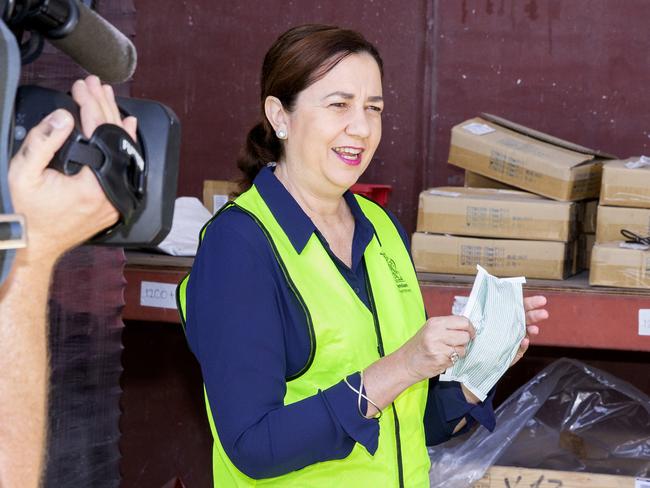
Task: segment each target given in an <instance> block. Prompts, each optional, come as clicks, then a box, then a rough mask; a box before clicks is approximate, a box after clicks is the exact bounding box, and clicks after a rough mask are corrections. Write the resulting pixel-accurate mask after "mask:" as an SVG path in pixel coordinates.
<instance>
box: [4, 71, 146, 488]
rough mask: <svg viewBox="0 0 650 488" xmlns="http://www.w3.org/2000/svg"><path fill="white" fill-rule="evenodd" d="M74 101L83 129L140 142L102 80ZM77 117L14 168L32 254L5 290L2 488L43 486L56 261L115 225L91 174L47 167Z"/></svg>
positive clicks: (61, 120)
mask: <svg viewBox="0 0 650 488" xmlns="http://www.w3.org/2000/svg"><path fill="white" fill-rule="evenodd" d="M73 95H74V98H75V100H76V102H77V103H78V104H79V106H80V110H81V121H82V129H83V132H84V134H85V135H86V136H90V135H91V134H92V133H93V131H94V130H95V128H97V126H99V125H101V124H103V123H113V124H116V125H120V126H121V127H123V128H124V129H125V130H126V131H127V132H129V133H130V135H131V136H132V137H135V127H136V124H135V119H126V120H125V121H124V122H123V121H122V120H120V115H119V111H118V109H117V106H116V105H115V99H114V97H113V91H112V89H110V87H102V86H101V84H100V83H99V80H98V79H97V78H96V77H89V78H87V79H86V80H84V81H78V82H77V83H75V85H74V87H73ZM72 127H73V119H72V115H71V114H70V113H68V112H66V111H65V110H56V111H55V112H53V113H51V114H50V115H48V116H47V117H46V118H45V119H44V120H42V121H41V123H40V124H38V125H37V126H36V127H34V128H33V129H32V130H30V131H29V134H27V138H26V139H25V141H24V142H23V145H22V146H21V148H20V150H19V151H18V153H17V154H16V155H15V156H14V158H13V159H12V161H11V164H10V167H9V187H10V190H11V196H12V200H13V204H14V209H15V211H16V212H17V213H21V214H23V215H24V216H25V218H26V221H27V248H26V249H20V250H19V251H18V252H17V253H16V259H15V262H14V265H13V268H12V270H11V273H10V274H9V276H8V277H7V280H6V281H5V282H4V283H3V284H2V286H0V370H2V371H3V374H2V375H0V418H1V419H2V422H3V428H2V429H0V447H2V448H1V449H0V485H2V486H21V487H30V488H31V487H36V486H39V479H40V477H41V472H42V465H43V452H44V445H45V438H46V418H47V413H46V412H47V410H46V406H47V395H46V393H47V378H48V373H47V371H48V368H47V361H48V355H47V325H46V324H47V320H46V309H47V297H48V290H49V284H50V278H51V275H52V271H53V269H54V265H55V263H56V261H57V259H58V258H59V257H60V256H61V254H63V253H64V252H65V251H67V250H68V249H70V248H71V247H74V246H76V245H77V244H80V243H82V242H83V241H85V240H86V239H88V238H90V237H92V236H93V235H94V234H96V233H97V232H99V231H101V230H103V229H104V228H106V227H108V226H110V225H112V224H114V223H115V222H116V221H117V218H118V213H117V211H116V210H115V208H113V206H112V205H111V203H110V202H109V201H108V199H107V198H106V196H105V195H104V191H103V190H102V188H101V186H100V185H99V183H98V182H97V178H96V177H95V175H94V174H93V173H92V171H91V170H90V169H89V168H87V167H86V168H83V169H82V170H81V171H80V172H79V173H77V174H76V175H74V176H65V175H64V174H62V173H59V172H58V171H56V170H54V169H50V168H48V167H47V166H48V164H49V162H50V160H51V159H52V157H53V156H54V153H55V152H56V151H57V150H58V149H59V148H60V147H61V146H62V145H63V143H64V142H65V140H66V138H67V137H68V135H69V134H70V132H71V131H72Z"/></svg>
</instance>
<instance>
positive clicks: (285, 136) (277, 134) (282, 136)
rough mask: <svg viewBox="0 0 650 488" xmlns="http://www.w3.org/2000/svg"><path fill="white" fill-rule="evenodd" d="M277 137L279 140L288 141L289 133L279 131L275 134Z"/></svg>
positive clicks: (282, 130)
mask: <svg viewBox="0 0 650 488" xmlns="http://www.w3.org/2000/svg"><path fill="white" fill-rule="evenodd" d="M275 135H276V136H278V139H286V138H287V131H286V130H284V129H278V130H277V132H276V133H275Z"/></svg>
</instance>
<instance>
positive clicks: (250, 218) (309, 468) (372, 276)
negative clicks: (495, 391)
mask: <svg viewBox="0 0 650 488" xmlns="http://www.w3.org/2000/svg"><path fill="white" fill-rule="evenodd" d="M381 79H382V61H381V58H380V57H379V54H378V53H377V50H376V49H375V48H374V47H373V46H372V45H371V44H370V43H368V42H367V41H366V40H365V39H364V38H363V37H362V36H360V35H359V34H358V33H356V32H353V31H349V30H343V29H339V28H336V27H329V26H319V25H307V26H301V27H297V28H294V29H291V30H289V31H288V32H286V33H285V34H283V35H282V36H281V37H280V38H279V39H278V40H277V41H276V42H275V43H274V45H273V46H272V47H271V49H270V50H269V52H268V53H267V55H266V57H265V59H264V65H263V69H262V78H261V104H262V119H263V121H262V122H261V123H259V124H258V125H256V126H255V127H254V128H253V129H252V130H251V132H250V133H249V136H248V141H247V144H246V147H245V150H244V152H243V154H242V155H241V156H240V159H239V161H238V166H239V167H240V169H241V170H242V171H243V172H244V174H245V175H246V178H247V180H246V186H248V187H250V188H249V189H248V191H246V192H244V193H243V194H242V195H241V196H240V197H238V198H237V200H236V201H235V203H234V204H231V205H229V206H228V207H226V208H225V209H224V210H222V211H221V212H220V213H219V214H218V216H217V217H216V218H215V219H213V221H212V222H211V223H210V224H209V225H207V226H206V228H205V229H204V231H203V233H202V234H203V240H202V244H201V246H200V248H199V251H198V253H197V257H196V260H195V263H194V266H193V268H192V272H191V275H189V277H188V279H186V280H184V282H182V283H181V286H180V292H179V298H180V305H181V313H182V316H183V317H184V319H185V320H186V326H187V337H188V341H189V343H190V347H191V348H192V350H193V352H194V353H195V355H196V356H197V358H198V359H199V361H200V363H201V367H202V371H203V377H204V381H205V391H206V406H207V409H208V416H209V418H210V424H211V428H212V433H213V436H214V449H213V470H214V473H213V474H214V484H215V486H255V485H269V486H301V487H302V486H310V487H311V486H328V487H331V486H350V485H352V484H358V485H359V486H428V484H429V481H428V469H429V458H428V456H427V451H426V447H425V436H428V437H429V439H430V440H432V441H434V442H440V441H443V440H445V439H447V438H449V437H450V436H451V435H452V433H454V432H460V431H462V429H463V428H467V427H468V425H469V424H471V423H472V422H474V419H479V420H480V421H481V423H483V424H484V425H487V426H488V427H492V426H493V422H494V417H493V414H492V411H491V405H490V401H486V402H485V403H484V404H478V401H477V399H476V398H473V397H472V395H471V394H470V393H469V392H467V391H465V390H464V388H463V387H462V386H461V385H458V384H449V383H446V384H439V383H437V381H436V379H435V378H436V377H437V375H439V374H440V373H441V372H443V371H444V370H445V369H447V368H448V367H449V366H451V365H452V363H453V362H454V360H456V359H457V358H458V357H462V356H463V355H464V354H465V346H466V344H467V343H468V342H469V340H470V339H471V338H472V337H473V335H474V330H473V327H472V325H471V324H470V323H469V322H468V321H467V320H466V319H464V318H462V317H454V316H450V317H436V318H431V319H428V320H427V319H426V316H425V311H424V307H423V303H422V297H421V294H420V290H419V287H418V282H417V279H416V276H415V272H414V270H413V265H412V263H411V260H410V257H409V253H408V251H407V238H406V236H405V233H404V230H403V229H402V228H401V226H400V225H399V224H398V223H397V221H396V220H395V219H394V218H393V217H392V216H390V215H389V214H387V213H386V212H385V211H384V210H382V209H381V208H380V207H379V206H378V205H376V204H375V203H373V202H371V201H369V200H366V199H363V198H360V197H355V196H354V195H352V194H351V193H350V192H349V191H348V188H349V187H350V186H351V185H352V184H354V183H355V182H356V181H357V179H358V178H359V176H361V174H362V173H363V171H364V170H365V169H366V167H367V166H368V164H369V163H370V160H371V159H372V155H373V153H374V151H375V149H376V148H377V145H378V144H379V140H380V138H381V112H382V110H383V98H382V83H381ZM276 163H277V164H276ZM251 185H252V186H251ZM185 297H186V298H185ZM185 301H186V304H185ZM544 303H545V299H543V298H542V297H537V298H532V299H528V300H527V304H526V305H527V309H529V310H530V311H529V313H528V318H529V321H535V320H540V319H543V318H545V316H546V312H545V311H544V310H539V307H541V306H543V304H544ZM528 331H529V333H530V334H534V333H536V332H537V329H536V327H529V330H528ZM527 346H528V340H527V339H525V340H524V341H523V342H522V345H521V348H520V351H519V354H518V357H521V355H522V354H523V352H524V351H525V349H526V348H527ZM430 378H433V380H431V381H428V380H429V379H430ZM427 399H428V400H427ZM425 410H426V418H425ZM425 423H426V424H427V429H426V431H427V432H426V433H425V426H424V424H425ZM491 423H492V425H490V424H491Z"/></svg>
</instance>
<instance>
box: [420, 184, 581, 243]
mask: <svg viewBox="0 0 650 488" xmlns="http://www.w3.org/2000/svg"><path fill="white" fill-rule="evenodd" d="M576 222H577V208H576V205H575V204H574V203H573V202H558V201H555V200H549V199H547V198H543V197H540V196H539V195H534V194H532V193H527V192H523V191H517V190H500V189H494V188H465V187H452V186H443V187H439V188H431V189H429V190H425V191H423V192H422V193H420V201H419V206H418V220H417V229H416V230H418V231H420V232H432V233H435V234H457V235H465V236H476V237H500V238H509V239H528V240H542V241H565V242H566V241H570V240H574V239H575V238H576Z"/></svg>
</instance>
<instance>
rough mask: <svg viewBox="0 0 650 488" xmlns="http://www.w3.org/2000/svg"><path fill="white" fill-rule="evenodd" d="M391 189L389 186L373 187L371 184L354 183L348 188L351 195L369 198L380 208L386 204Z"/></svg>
mask: <svg viewBox="0 0 650 488" xmlns="http://www.w3.org/2000/svg"><path fill="white" fill-rule="evenodd" d="M392 189H393V187H392V186H391V185H375V184H373V183H355V184H354V185H352V187H351V188H350V191H351V192H352V193H357V194H359V195H363V196H364V197H368V198H371V199H372V200H374V201H375V202H377V203H378V204H379V205H381V206H382V207H385V206H386V204H387V203H388V195H389V194H390V192H391V190H392Z"/></svg>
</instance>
